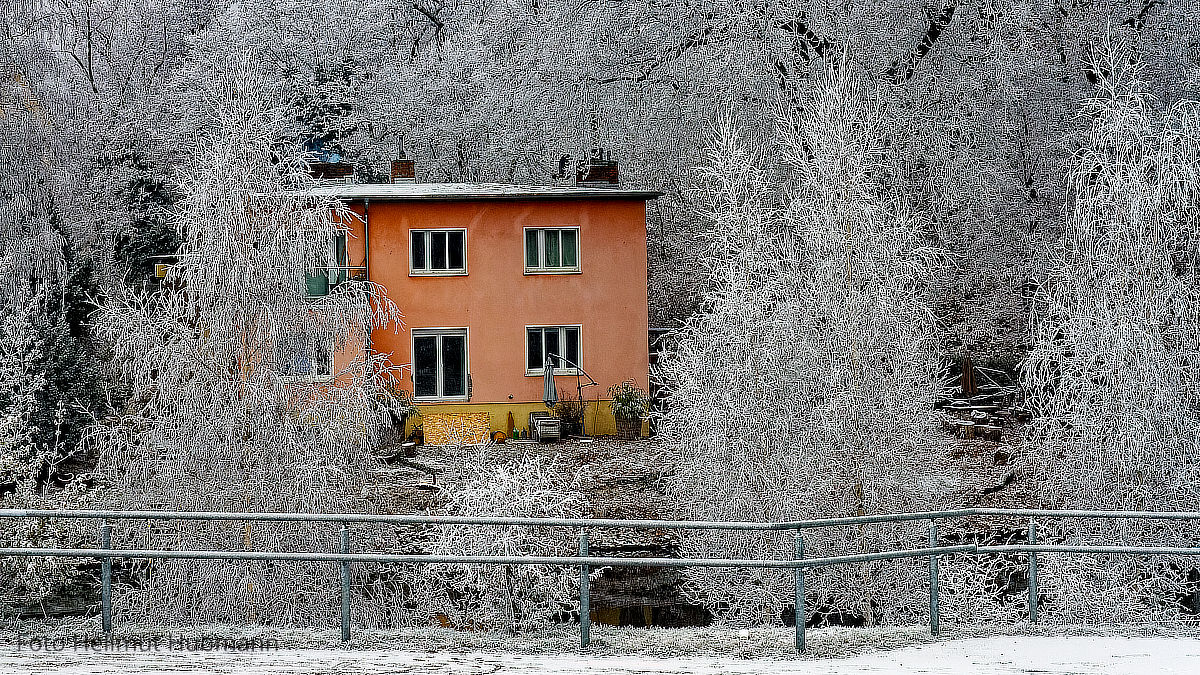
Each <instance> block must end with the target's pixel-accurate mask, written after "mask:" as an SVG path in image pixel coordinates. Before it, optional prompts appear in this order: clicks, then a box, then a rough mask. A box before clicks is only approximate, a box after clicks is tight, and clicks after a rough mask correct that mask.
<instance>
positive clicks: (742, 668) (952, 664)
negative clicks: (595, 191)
mask: <svg viewBox="0 0 1200 675" xmlns="http://www.w3.org/2000/svg"><path fill="white" fill-rule="evenodd" d="M0 672H2V673H30V674H32V673H39V674H46V675H49V674H52V673H54V674H61V675H99V674H101V673H104V674H110V673H111V674H118V673H121V674H124V673H130V674H134V673H137V674H151V673H153V674H164V675H165V674H178V673H222V674H224V673H229V674H232V673H248V674H249V673H254V674H262V675H268V674H269V675H292V674H296V675H299V674H300V673H304V674H306V675H307V674H310V673H311V674H335V673H336V674H339V675H340V674H346V675H349V674H350V673H362V674H364V675H373V674H376V673H379V674H382V673H411V674H414V675H423V674H429V675H433V674H434V673H438V674H448V675H484V674H492V673H498V674H501V675H506V674H511V675H535V674H537V675H541V674H546V675H575V674H582V673H611V674H613V675H649V674H651V673H661V674H664V675H665V674H671V675H676V674H678V675H684V674H692V675H718V674H720V675H751V674H757V673H762V674H764V675H765V674H767V673H771V674H772V675H775V674H778V675H817V674H821V675H842V674H850V673H874V674H877V675H883V674H887V675H899V674H909V673H912V674H915V673H925V674H930V675H936V674H942V673H944V674H946V675H951V674H953V675H1009V674H1014V675H1015V674H1018V673H1041V674H1058V673H1062V674H1066V673H1073V674H1075V673H1077V674H1079V675H1084V674H1086V675H1118V674H1119V675H1134V674H1137V675H1141V674H1142V673H1180V674H1183V673H1188V674H1191V673H1197V672H1200V639H1194V638H1170V637H1147V638H1136V637H1135V638H1130V637H1032V636H1019V637H991V638H973V639H962V640H947V641H944V642H939V643H933V644H924V645H917V646H913V647H906V648H903V649H895V650H889V651H878V652H874V653H871V654H865V655H860V656H855V657H850V658H841V659H828V658H823V659H812V660H774V659H734V658H730V657H699V658H696V657H690V658H689V657H680V658H656V657H647V656H632V657H620V656H579V655H575V654H560V655H549V654H542V655H539V654H527V655H517V654H497V653H485V652H468V653H454V652H446V651H435V652H417V651H399V650H377V649H371V650H341V649H291V648H286V649H278V650H267V651H260V652H236V651H207V652H205V651H200V652H195V651H183V650H172V649H159V650H157V651H146V652H132V651H131V652H122V651H91V650H86V649H85V650H74V649H67V650H64V651H61V652H49V653H48V652H46V651H41V650H39V651H31V649H29V648H28V647H24V648H18V647H17V646H15V645H6V646H4V647H3V648H0Z"/></svg>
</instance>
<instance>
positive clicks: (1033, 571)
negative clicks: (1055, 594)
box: [1029, 521, 1038, 623]
mask: <svg viewBox="0 0 1200 675" xmlns="http://www.w3.org/2000/svg"><path fill="white" fill-rule="evenodd" d="M1035 544H1037V523H1035V522H1033V521H1029V545H1030V546H1033V545H1035ZM1037 613H1038V588H1037V554H1036V553H1034V552H1033V551H1030V552H1029V623H1037Z"/></svg>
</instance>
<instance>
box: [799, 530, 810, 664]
mask: <svg viewBox="0 0 1200 675" xmlns="http://www.w3.org/2000/svg"><path fill="white" fill-rule="evenodd" d="M803 559H804V536H803V535H801V534H800V530H796V560H803ZM807 616H808V611H807V610H806V609H805V608H804V568H803V567H797V568H796V651H797V652H798V653H800V654H803V653H804V623H805V621H806V617H807Z"/></svg>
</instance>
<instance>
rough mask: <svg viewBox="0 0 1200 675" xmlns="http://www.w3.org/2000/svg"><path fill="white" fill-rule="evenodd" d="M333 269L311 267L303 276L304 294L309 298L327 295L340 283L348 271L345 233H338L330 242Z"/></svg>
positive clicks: (348, 263)
mask: <svg viewBox="0 0 1200 675" xmlns="http://www.w3.org/2000/svg"><path fill="white" fill-rule="evenodd" d="M330 245H331V246H332V247H333V250H332V251H331V252H330V253H331V255H332V257H331V260H333V265H334V266H333V267H313V268H310V269H309V270H308V271H307V272H305V274H304V285H305V292H306V293H307V295H308V297H310V298H320V297H323V296H326V295H329V289H330V288H333V287H334V286H337V285H338V284H340V283H342V282H343V281H345V280H346V278H347V272H348V270H349V265H350V262H349V254H348V252H347V248H346V233H345V232H338V233H336V234H334V235H333V238H332V240H331V242H330Z"/></svg>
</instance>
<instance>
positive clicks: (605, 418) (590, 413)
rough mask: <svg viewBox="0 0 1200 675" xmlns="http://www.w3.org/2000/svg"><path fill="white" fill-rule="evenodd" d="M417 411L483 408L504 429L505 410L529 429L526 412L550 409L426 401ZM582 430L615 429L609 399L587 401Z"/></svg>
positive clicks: (494, 425) (498, 428)
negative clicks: (597, 401)
mask: <svg viewBox="0 0 1200 675" xmlns="http://www.w3.org/2000/svg"><path fill="white" fill-rule="evenodd" d="M417 411H418V412H420V413H422V414H424V413H437V414H448V413H451V414H452V413H476V412H486V413H488V415H489V416H490V417H491V421H492V431H506V430H507V427H508V413H510V412H511V413H512V416H513V426H514V427H515V428H517V429H520V430H522V431H528V430H529V413H531V412H549V411H550V409H549V408H547V407H546V404H544V403H541V402H537V403H521V402H515V401H514V402H512V403H425V404H421V403H418V404H417ZM420 423H421V419H420V418H419V417H418V418H417V419H414V420H409V428H410V429H411V428H412V427H413V426H416V425H417V424H420ZM646 427H647V424H646V423H645V422H643V423H642V435H643V436H644V435H646V433H647V428H646ZM583 432H584V434H586V435H588V436H607V435H611V434H615V433H617V422H616V420H615V419H614V418H613V414H612V401H604V400H601V401H600V402H599V407H597V403H596V401H595V400H591V401H587V403H586V405H585V408H584V414H583Z"/></svg>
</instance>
